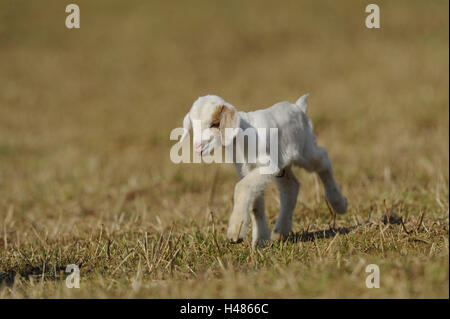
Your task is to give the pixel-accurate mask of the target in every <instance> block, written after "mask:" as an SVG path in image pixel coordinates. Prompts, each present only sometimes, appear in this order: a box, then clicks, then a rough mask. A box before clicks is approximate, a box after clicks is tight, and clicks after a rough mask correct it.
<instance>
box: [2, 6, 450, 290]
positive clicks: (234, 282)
mask: <svg viewBox="0 0 450 319" xmlns="http://www.w3.org/2000/svg"><path fill="white" fill-rule="evenodd" d="M72 2H73V1H72ZM68 3H70V2H67V3H65V2H64V1H24V0H20V1H17V0H14V1H12V0H2V1H1V2H0V235H1V236H0V239H1V240H0V297H1V298H23V297H26V298H60V297H62V298H67V297H70V298H107V297H119V298H130V297H132V298H134V297H143V298H159V297H162V298H223V297H226V298H431V297H433V298H435V297H437V298H448V297H449V167H448V165H449V90H448V87H449V73H448V69H449V45H448V37H449V23H448V21H449V16H448V10H449V8H448V1H378V2H376V3H377V4H378V5H379V6H380V8H381V29H378V30H375V29H370V30H369V29H367V28H366V27H365V25H364V20H365V17H366V15H367V13H365V12H364V8H365V6H366V5H367V4H368V3H369V2H368V3H366V2H363V1H345V3H342V2H338V1H320V2H319V1H283V2H281V3H280V2H278V1H271V2H268V1H267V2H264V4H263V2H262V1H245V2H243V1H222V2H213V1H206V0H205V1H189V2H188V1H186V2H178V1H177V2H165V3H164V4H163V2H158V3H157V2H150V1H134V0H133V1H110V0H108V1H106V0H102V1H97V0H96V1H85V0H77V1H75V3H77V4H78V5H79V6H80V9H81V28H80V29H78V30H69V29H67V28H66V27H65V25H64V22H65V18H66V15H67V14H66V13H65V5H67V4H68ZM306 92H309V93H310V94H311V95H310V98H309V108H308V113H309V116H310V117H311V119H312V120H313V122H314V124H315V133H316V135H317V136H318V143H319V144H320V145H322V146H324V147H326V148H327V150H328V152H329V155H330V158H331V160H332V162H333V165H334V171H335V175H336V179H337V180H338V183H339V184H340V186H341V188H342V190H343V192H344V193H345V195H346V196H347V198H348V200H349V210H348V213H347V214H346V215H343V216H339V218H338V220H337V224H336V227H337V229H336V230H332V229H330V225H329V219H330V215H329V212H328V209H327V206H326V203H325V202H324V200H323V190H322V188H321V187H319V184H318V180H317V178H316V177H315V175H310V174H307V173H306V172H304V171H301V170H299V169H296V170H295V173H296V175H297V176H298V179H299V180H300V181H301V183H302V188H301V190H300V195H299V199H298V202H297V206H296V210H295V215H294V223H293V231H294V234H293V235H292V237H291V238H290V239H289V240H288V241H286V242H284V243H273V244H272V245H271V246H269V247H266V248H263V249H257V250H252V249H251V242H250V237H247V238H246V240H245V241H244V242H243V243H241V244H238V245H232V244H229V243H228V242H227V241H226V237H225V235H226V227H227V222H228V216H229V214H230V212H231V208H232V196H233V187H234V184H235V183H236V182H237V181H238V178H237V176H236V174H235V172H234V168H233V167H232V165H231V164H213V165H207V164H180V165H176V164H173V163H172V162H171V161H170V157H169V151H170V148H171V146H172V145H173V144H174V142H173V141H170V140H169V134H170V131H171V130H172V129H173V128H176V127H179V126H181V123H182V119H183V116H184V115H185V113H186V112H187V111H188V109H189V108H190V106H191V104H192V102H193V101H194V100H195V99H196V98H197V97H198V96H201V95H205V94H218V95H220V96H222V97H224V98H225V99H226V100H228V101H229V102H230V103H232V104H233V105H235V106H237V107H238V108H239V109H241V110H244V111H247V110H253V109H256V108H262V107H267V106H270V105H272V104H273V103H275V102H279V101H283V100H288V101H295V100H296V99H297V98H298V97H299V96H300V95H302V94H304V93H306ZM265 196H266V209H267V213H266V214H267V216H268V220H269V223H270V225H271V226H273V224H274V221H275V219H276V217H277V214H278V210H279V200H278V193H277V190H276V187H275V185H270V187H269V189H268V190H267V191H266V194H265ZM389 216H390V219H389V218H388V217H389ZM400 218H401V221H400ZM389 220H390V221H391V222H389ZM68 264H77V265H79V266H80V274H81V283H80V288H79V289H75V288H74V289H68V288H67V287H66V285H65V278H66V276H67V274H66V273H65V272H64V270H65V268H66V266H67V265H68ZM368 264H377V265H378V266H379V268H380V288H378V289H376V288H374V289H368V288H366V285H365V281H366V277H367V276H368V273H366V272H365V268H366V266H367V265H368Z"/></svg>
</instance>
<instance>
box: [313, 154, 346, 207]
mask: <svg viewBox="0 0 450 319" xmlns="http://www.w3.org/2000/svg"><path fill="white" fill-rule="evenodd" d="M311 155H312V156H311V157H310V159H309V161H308V164H307V165H306V166H305V168H306V169H307V170H309V171H315V172H316V173H317V175H319V178H320V180H321V181H322V184H323V187H324V189H325V196H326V198H327V200H328V202H329V203H330V205H331V207H333V210H334V211H335V212H336V213H338V214H344V213H345V212H346V211H347V199H346V198H345V197H344V195H342V192H341V190H340V188H339V186H338V185H337V183H336V181H335V179H334V174H333V169H332V167H331V161H330V159H329V158H328V153H327V151H326V150H325V149H324V148H322V147H319V146H316V145H314V147H313V152H312V154H311Z"/></svg>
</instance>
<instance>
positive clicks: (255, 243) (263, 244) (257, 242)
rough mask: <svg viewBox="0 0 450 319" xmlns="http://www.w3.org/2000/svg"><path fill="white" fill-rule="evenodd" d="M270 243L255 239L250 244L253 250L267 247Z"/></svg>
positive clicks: (268, 240)
mask: <svg viewBox="0 0 450 319" xmlns="http://www.w3.org/2000/svg"><path fill="white" fill-rule="evenodd" d="M270 242H271V241H270V239H263V238H260V239H257V240H255V241H253V242H252V247H253V248H255V247H258V248H263V247H266V246H269V245H270Z"/></svg>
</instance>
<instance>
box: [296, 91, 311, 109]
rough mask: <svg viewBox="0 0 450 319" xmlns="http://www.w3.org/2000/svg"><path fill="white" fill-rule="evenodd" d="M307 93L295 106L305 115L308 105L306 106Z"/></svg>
mask: <svg viewBox="0 0 450 319" xmlns="http://www.w3.org/2000/svg"><path fill="white" fill-rule="evenodd" d="M308 96H309V93H306V94H303V95H302V96H301V97H300V98H299V99H298V100H297V102H295V104H297V105H298V106H300V109H301V110H302V111H303V113H305V114H306V109H307V108H308V105H307V104H306V100H307V99H308Z"/></svg>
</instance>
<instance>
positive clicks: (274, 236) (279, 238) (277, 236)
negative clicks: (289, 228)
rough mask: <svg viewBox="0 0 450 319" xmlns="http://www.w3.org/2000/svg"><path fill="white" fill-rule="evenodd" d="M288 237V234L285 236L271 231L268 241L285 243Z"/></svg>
mask: <svg viewBox="0 0 450 319" xmlns="http://www.w3.org/2000/svg"><path fill="white" fill-rule="evenodd" d="M288 237H289V232H288V233H286V234H282V233H278V232H276V231H273V232H272V234H271V235H270V239H271V240H273V241H285V240H286V239H287V238H288Z"/></svg>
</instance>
